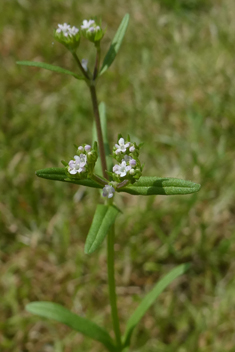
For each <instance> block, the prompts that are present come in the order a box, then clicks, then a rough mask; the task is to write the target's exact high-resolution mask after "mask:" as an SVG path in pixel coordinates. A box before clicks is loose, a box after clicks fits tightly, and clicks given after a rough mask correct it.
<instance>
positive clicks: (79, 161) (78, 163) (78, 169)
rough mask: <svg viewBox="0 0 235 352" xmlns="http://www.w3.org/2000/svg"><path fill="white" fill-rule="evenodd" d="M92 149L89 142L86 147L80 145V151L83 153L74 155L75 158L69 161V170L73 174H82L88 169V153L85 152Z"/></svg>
mask: <svg viewBox="0 0 235 352" xmlns="http://www.w3.org/2000/svg"><path fill="white" fill-rule="evenodd" d="M90 149H91V146H90V145H88V144H86V145H85V146H84V147H82V146H80V147H78V152H79V153H81V154H80V155H79V156H78V155H74V160H70V161H69V163H68V172H69V173H70V174H71V175H75V174H80V173H82V172H86V171H87V167H86V166H87V155H86V154H85V153H86V152H89V151H90ZM83 152H85V153H83Z"/></svg>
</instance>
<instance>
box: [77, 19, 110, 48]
mask: <svg viewBox="0 0 235 352" xmlns="http://www.w3.org/2000/svg"><path fill="white" fill-rule="evenodd" d="M81 31H82V34H83V35H84V37H85V38H87V39H88V40H90V41H91V42H93V43H97V42H99V41H100V40H101V39H102V38H103V36H104V31H103V30H102V28H101V26H100V25H98V24H97V23H96V21H95V20H84V21H83V22H82V25H81Z"/></svg>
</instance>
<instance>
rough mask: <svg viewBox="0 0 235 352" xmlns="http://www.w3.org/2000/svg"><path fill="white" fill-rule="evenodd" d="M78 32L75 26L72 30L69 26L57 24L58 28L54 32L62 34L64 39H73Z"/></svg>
mask: <svg viewBox="0 0 235 352" xmlns="http://www.w3.org/2000/svg"><path fill="white" fill-rule="evenodd" d="M78 32H79V29H78V28H77V27H75V26H73V27H72V28H71V27H70V25H69V24H67V23H64V24H58V28H57V30H56V33H57V34H60V33H62V34H63V35H64V36H65V37H70V38H72V37H74V36H76V34H77V33H78Z"/></svg>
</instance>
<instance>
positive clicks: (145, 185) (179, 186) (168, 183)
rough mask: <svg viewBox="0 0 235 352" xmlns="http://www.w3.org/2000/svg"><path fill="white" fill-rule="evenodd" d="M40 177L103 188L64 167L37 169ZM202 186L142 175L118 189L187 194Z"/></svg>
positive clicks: (177, 179) (136, 193) (151, 193)
mask: <svg viewBox="0 0 235 352" xmlns="http://www.w3.org/2000/svg"><path fill="white" fill-rule="evenodd" d="M36 175H37V176H38V177H42V178H46V179H49V180H54V181H62V182H69V183H74V184H78V185H83V186H87V187H93V188H103V186H101V185H100V184H98V183H96V182H95V181H93V180H90V179H84V180H79V179H76V178H73V177H68V175H67V174H66V172H65V169H64V168H63V167H52V168H48V169H42V170H38V171H36ZM200 188H201V186H200V185H199V184H198V183H194V182H191V181H185V180H181V179H179V178H172V177H147V176H142V177H140V179H139V180H138V181H137V182H135V183H134V184H131V185H128V186H126V187H122V188H119V189H117V192H125V193H129V194H132V195H142V196H151V195H168V196H169V195H186V194H191V193H195V192H198V191H199V190H200Z"/></svg>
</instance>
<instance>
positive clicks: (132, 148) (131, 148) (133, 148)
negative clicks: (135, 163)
mask: <svg viewBox="0 0 235 352" xmlns="http://www.w3.org/2000/svg"><path fill="white" fill-rule="evenodd" d="M129 151H130V152H131V153H133V152H134V151H135V147H134V146H133V145H132V146H131V147H130V149H129Z"/></svg>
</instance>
